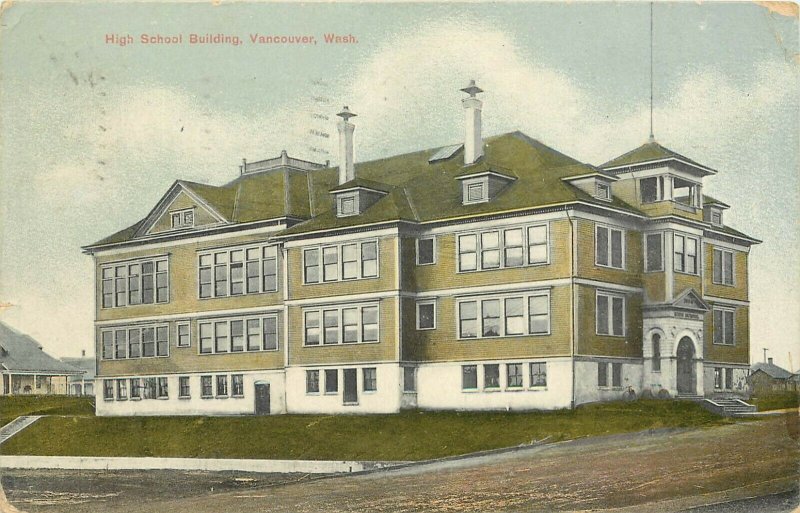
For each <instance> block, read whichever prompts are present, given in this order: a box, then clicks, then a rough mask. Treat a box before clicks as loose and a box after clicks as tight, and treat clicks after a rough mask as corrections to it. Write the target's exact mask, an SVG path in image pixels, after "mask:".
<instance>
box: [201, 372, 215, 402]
mask: <svg viewBox="0 0 800 513" xmlns="http://www.w3.org/2000/svg"><path fill="white" fill-rule="evenodd" d="M200 395H201V397H206V398H208V397H213V396H214V390H213V378H212V377H211V376H200Z"/></svg>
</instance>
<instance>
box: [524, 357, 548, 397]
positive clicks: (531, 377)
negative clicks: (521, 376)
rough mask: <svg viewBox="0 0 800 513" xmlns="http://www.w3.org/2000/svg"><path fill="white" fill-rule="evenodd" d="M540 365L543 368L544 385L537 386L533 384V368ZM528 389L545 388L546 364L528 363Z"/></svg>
mask: <svg viewBox="0 0 800 513" xmlns="http://www.w3.org/2000/svg"><path fill="white" fill-rule="evenodd" d="M534 365H542V366H543V368H544V383H543V384H541V385H539V384H536V383H534V382H533V366H534ZM527 367H528V380H529V382H528V388H532V389H535V390H542V389H545V388H547V362H528V365H527Z"/></svg>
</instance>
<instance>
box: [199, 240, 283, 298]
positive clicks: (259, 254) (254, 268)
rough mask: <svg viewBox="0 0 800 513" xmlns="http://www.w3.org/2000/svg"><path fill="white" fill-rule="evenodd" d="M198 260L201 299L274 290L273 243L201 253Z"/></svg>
mask: <svg viewBox="0 0 800 513" xmlns="http://www.w3.org/2000/svg"><path fill="white" fill-rule="evenodd" d="M198 262H199V263H198V282H199V294H200V298H201V299H207V298H211V297H226V296H239V295H242V294H258V293H261V292H275V291H276V290H278V249H277V247H276V246H256V247H246V248H241V247H240V248H233V249H225V250H219V251H213V252H209V253H201V254H200V255H199V260H198Z"/></svg>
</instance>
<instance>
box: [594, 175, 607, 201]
mask: <svg viewBox="0 0 800 513" xmlns="http://www.w3.org/2000/svg"><path fill="white" fill-rule="evenodd" d="M594 190H595V197H596V198H597V199H601V200H603V201H611V185H610V184H607V183H605V182H602V181H599V180H598V181H596V182H595V185H594Z"/></svg>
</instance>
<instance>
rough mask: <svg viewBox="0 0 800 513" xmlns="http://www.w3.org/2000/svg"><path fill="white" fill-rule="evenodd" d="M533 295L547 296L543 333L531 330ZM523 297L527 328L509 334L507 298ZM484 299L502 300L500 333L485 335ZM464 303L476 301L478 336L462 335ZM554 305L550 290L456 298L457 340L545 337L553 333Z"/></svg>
mask: <svg viewBox="0 0 800 513" xmlns="http://www.w3.org/2000/svg"><path fill="white" fill-rule="evenodd" d="M533 297H547V331H546V332H542V333H532V332H531V330H530V300H531V298H533ZM512 298H522V301H523V308H524V312H525V313H524V314H523V318H524V321H525V330H524V332H523V333H520V334H516V335H514V334H507V333H506V322H507V316H506V299H512ZM483 301H499V302H500V333H499V335H491V336H484V335H483ZM463 303H476V308H477V313H476V315H477V318H476V322H477V329H476V336H474V337H462V336H461V305H462V304H463ZM552 311H553V305H552V301H551V297H550V290H549V289H546V290H528V291H524V292H519V293H516V294H513V293H509V294H503V295H490V296H477V297H464V298H460V299H457V300H456V315H455V330H456V339H457V340H480V339H497V338H520V337H544V336H548V335H551V334H552V317H553V315H552V314H553V312H552Z"/></svg>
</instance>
